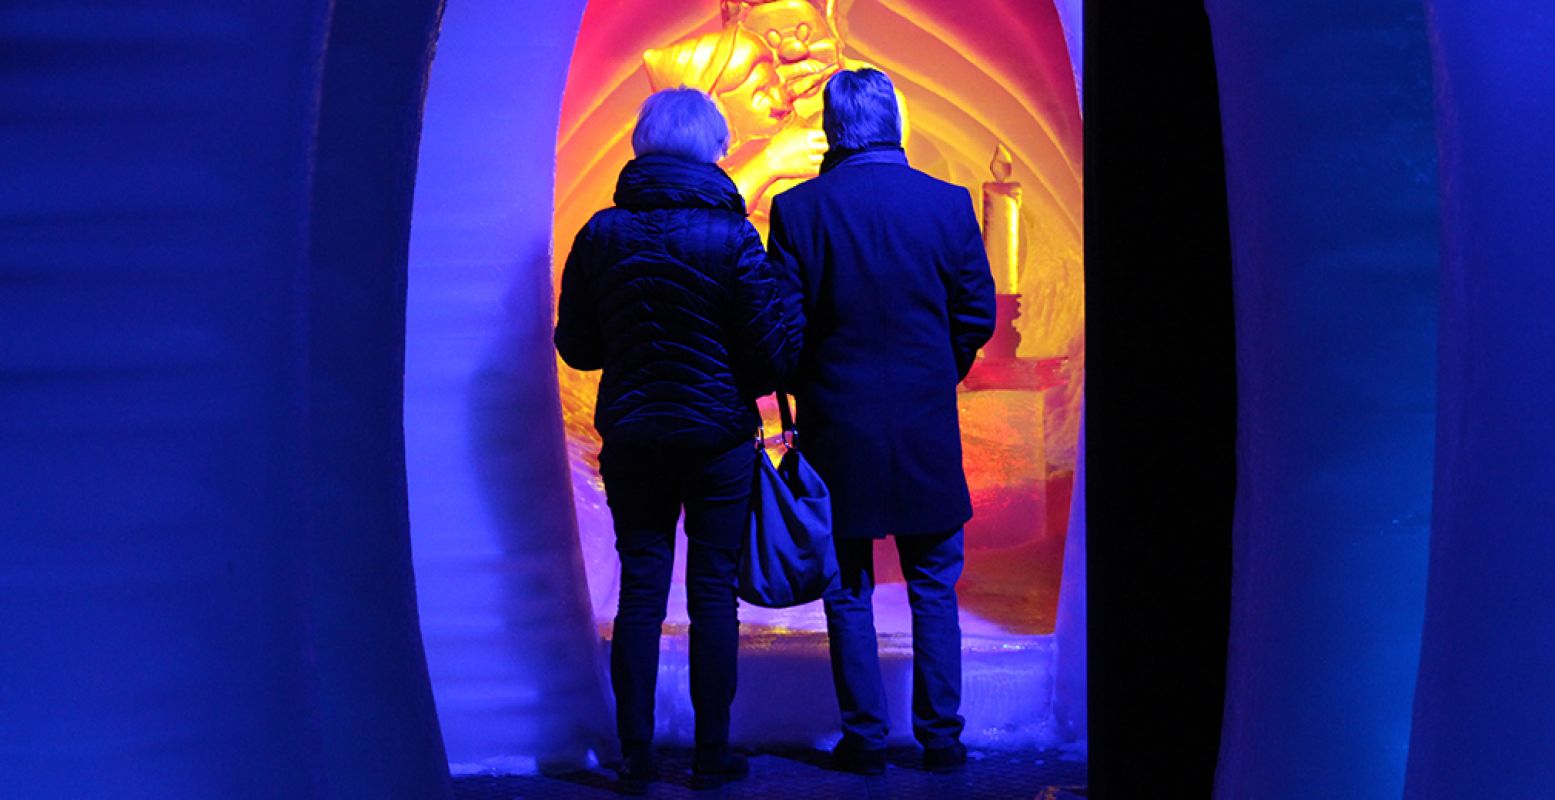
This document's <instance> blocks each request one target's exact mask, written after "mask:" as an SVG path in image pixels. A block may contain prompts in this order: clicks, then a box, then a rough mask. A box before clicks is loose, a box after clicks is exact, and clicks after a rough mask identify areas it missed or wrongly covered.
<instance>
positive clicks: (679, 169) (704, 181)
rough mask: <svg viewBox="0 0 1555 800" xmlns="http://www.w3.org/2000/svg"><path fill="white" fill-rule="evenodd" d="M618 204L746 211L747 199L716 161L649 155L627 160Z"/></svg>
mask: <svg viewBox="0 0 1555 800" xmlns="http://www.w3.org/2000/svg"><path fill="white" fill-rule="evenodd" d="M615 204H616V205H617V206H619V207H621V208H628V209H633V210H642V211H646V210H650V209H668V208H716V209H723V210H725V211H735V212H738V213H740V214H742V215H743V214H744V213H745V200H744V198H742V197H740V190H739V189H738V188H736V187H735V185H734V181H732V180H730V179H729V176H728V175H727V174H726V173H725V172H724V171H723V170H722V169H719V167H718V165H717V164H709V163H706V162H703V161H690V160H687V159H683V158H676V157H675V156H666V155H657V154H650V155H645V156H639V157H637V158H634V159H632V160H631V161H628V162H627V163H626V166H625V167H623V168H622V169H621V175H620V177H619V178H617V179H616V191H615Z"/></svg>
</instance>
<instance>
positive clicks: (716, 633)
mask: <svg viewBox="0 0 1555 800" xmlns="http://www.w3.org/2000/svg"><path fill="white" fill-rule="evenodd" d="M755 457H756V451H755V448H754V447H753V446H752V445H750V444H744V443H742V444H740V445H739V446H738V447H735V448H734V449H731V450H727V451H720V452H706V451H701V452H699V451H694V450H674V449H669V448H660V447H655V448H632V447H613V446H611V445H610V444H609V443H607V444H606V445H605V448H604V451H603V452H601V453H600V456H599V468H600V475H601V476H602V477H603V478H604V481H605V496H606V499H607V501H608V502H609V504H610V514H611V517H612V518H613V520H614V521H615V530H616V552H617V553H618V554H619V555H620V558H621V595H620V601H619V605H618V606H617V609H616V619H615V631H614V634H613V636H612V639H611V646H610V684H611V688H613V689H614V690H615V698H616V731H617V733H618V734H619V735H620V737H621V741H622V742H623V743H624V744H626V745H645V744H647V743H648V742H650V741H652V739H653V698H654V692H655V688H656V685H657V682H658V672H659V634H660V632H661V631H662V629H663V625H664V614H665V606H666V605H667V603H668V601H669V590H670V575H671V570H672V566H673V564H674V560H675V522H676V520H678V519H679V518H680V511H681V507H682V506H684V507H685V511H686V538H687V539H689V540H690V541H689V542H688V545H687V550H686V607H687V608H686V610H687V612H688V614H689V616H690V617H691V706H692V708H693V709H694V710H695V712H696V743H697V745H698V746H705V747H716V746H720V745H724V744H726V743H728V741H729V705H730V704H731V703H733V702H734V686H735V669H736V655H737V651H738V647H739V643H740V622H739V619H738V617H737V616H736V612H735V580H736V577H737V571H738V568H739V557H740V541H741V537H742V536H743V534H744V533H745V530H746V526H747V525H748V524H749V523H748V519H747V514H748V513H749V506H750V493H751V485H752V481H753V475H754V474H755V473H754V470H755Z"/></svg>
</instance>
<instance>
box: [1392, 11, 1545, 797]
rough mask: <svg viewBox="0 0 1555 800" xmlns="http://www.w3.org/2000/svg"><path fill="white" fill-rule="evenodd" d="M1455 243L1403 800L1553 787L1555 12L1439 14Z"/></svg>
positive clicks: (1446, 181)
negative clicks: (1554, 44) (1426, 581)
mask: <svg viewBox="0 0 1555 800" xmlns="http://www.w3.org/2000/svg"><path fill="white" fill-rule="evenodd" d="M1428 6H1429V9H1430V18H1431V28H1432V31H1431V39H1432V43H1433V45H1434V51H1435V61H1436V77H1437V84H1436V86H1437V98H1436V100H1437V105H1436V113H1437V126H1438V132H1439V138H1440V143H1441V165H1442V182H1441V183H1442V194H1441V199H1442V206H1441V225H1442V240H1443V244H1444V250H1443V256H1444V258H1443V262H1442V282H1441V292H1442V297H1441V363H1440V370H1441V371H1440V375H1441V379H1440V380H1441V396H1440V402H1439V414H1438V417H1439V425H1438V428H1437V431H1438V444H1437V451H1436V453H1437V459H1436V506H1435V511H1434V515H1433V529H1432V532H1431V568H1430V588H1429V591H1428V594H1427V600H1426V610H1425V632H1424V636H1423V643H1422V647H1421V652H1420V679H1419V684H1418V686H1417V689H1416V692H1415V704H1414V723H1415V724H1414V732H1413V736H1412V738H1411V740H1410V752H1409V769H1408V781H1407V786H1406V792H1405V796H1406V797H1409V798H1411V799H1412V800H1420V799H1423V798H1446V797H1454V798H1456V797H1546V796H1549V794H1550V792H1551V787H1552V786H1555V736H1552V735H1551V731H1552V724H1555V723H1552V722H1551V714H1552V711H1555V679H1552V677H1551V676H1552V675H1555V590H1552V586H1555V578H1552V576H1555V535H1552V532H1555V400H1552V398H1555V368H1552V365H1555V316H1552V312H1555V269H1552V264H1555V226H1552V225H1551V221H1552V220H1555V158H1552V157H1551V145H1550V143H1551V142H1552V141H1555V51H1552V50H1551V47H1550V43H1551V42H1552V41H1555V12H1552V11H1551V9H1550V8H1549V6H1548V5H1547V4H1545V3H1536V2H1504V3H1466V2H1457V0H1433V1H1432V2H1430V3H1428Z"/></svg>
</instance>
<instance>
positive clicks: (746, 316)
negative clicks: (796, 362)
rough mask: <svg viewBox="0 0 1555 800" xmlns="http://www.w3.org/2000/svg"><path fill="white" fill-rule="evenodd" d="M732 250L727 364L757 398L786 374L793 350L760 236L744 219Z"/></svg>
mask: <svg viewBox="0 0 1555 800" xmlns="http://www.w3.org/2000/svg"><path fill="white" fill-rule="evenodd" d="M735 248H736V253H737V256H736V261H735V267H734V315H735V316H734V319H735V329H736V337H735V338H736V341H735V364H734V365H733V366H734V368H735V373H736V374H737V375H739V376H741V380H742V383H743V384H744V385H745V387H746V388H747V389H748V390H749V391H751V392H753V393H755V394H756V396H758V397H759V396H761V395H764V394H770V393H772V392H774V391H776V390H777V388H778V385H779V384H780V383H782V382H783V380H784V379H785V378H787V377H788V372H789V370H790V368H791V364H792V360H793V348H792V347H791V345H790V336H789V331H788V326H787V325H785V322H784V317H783V301H782V298H781V297H780V296H779V294H778V286H777V281H776V280H775V279H774V278H773V276H772V267H771V265H770V264H768V263H767V253H766V251H765V250H764V249H762V246H761V237H760V236H758V235H757V234H756V229H755V228H754V227H752V226H751V224H750V223H749V222H742V223H741V225H740V231H739V233H738V234H737V236H736V240H735Z"/></svg>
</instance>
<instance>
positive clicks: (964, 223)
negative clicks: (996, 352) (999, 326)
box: [947, 189, 996, 380]
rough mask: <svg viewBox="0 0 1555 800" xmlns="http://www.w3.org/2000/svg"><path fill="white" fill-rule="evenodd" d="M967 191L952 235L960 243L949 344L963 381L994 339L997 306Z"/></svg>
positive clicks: (952, 288)
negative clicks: (989, 342)
mask: <svg viewBox="0 0 1555 800" xmlns="http://www.w3.org/2000/svg"><path fill="white" fill-rule="evenodd" d="M962 191H963V192H965V195H964V196H965V197H966V200H965V201H964V202H962V203H961V204H960V205H961V210H960V211H959V212H957V214H958V216H960V218H961V221H960V222H959V223H957V225H956V227H955V229H954V230H955V233H954V234H953V236H954V237H955V238H956V239H959V240H960V241H959V242H958V243H957V244H955V245H954V247H955V254H954V260H953V261H952V264H951V266H952V274H951V275H950V276H949V287H948V288H949V291H948V292H947V295H948V298H949V301H950V309H949V310H950V343H951V348H952V349H953V350H954V351H955V354H956V372H957V375H958V380H964V379H965V378H966V376H967V373H968V372H971V371H972V364H973V363H974V362H975V361H976V360H977V351H978V350H980V349H982V347H983V345H985V344H988V340H989V339H991V338H993V331H994V319H995V309H996V303H995V300H994V283H993V270H992V269H991V268H990V267H989V266H988V251H987V250H986V249H985V248H984V247H983V233H982V230H981V229H979V228H978V226H977V212H976V211H974V210H973V209H972V194H971V192H966V190H964V189H963V190H962Z"/></svg>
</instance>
